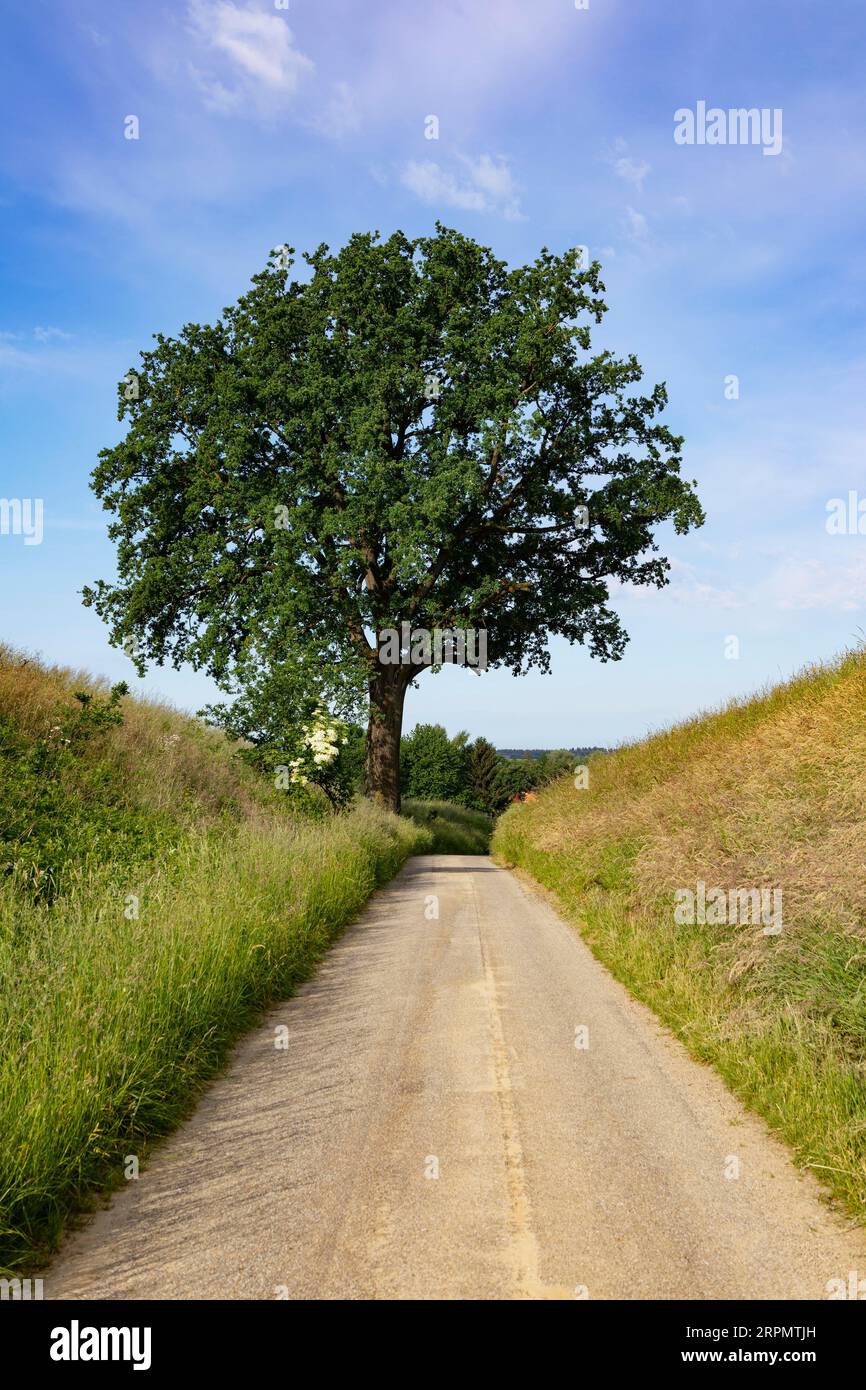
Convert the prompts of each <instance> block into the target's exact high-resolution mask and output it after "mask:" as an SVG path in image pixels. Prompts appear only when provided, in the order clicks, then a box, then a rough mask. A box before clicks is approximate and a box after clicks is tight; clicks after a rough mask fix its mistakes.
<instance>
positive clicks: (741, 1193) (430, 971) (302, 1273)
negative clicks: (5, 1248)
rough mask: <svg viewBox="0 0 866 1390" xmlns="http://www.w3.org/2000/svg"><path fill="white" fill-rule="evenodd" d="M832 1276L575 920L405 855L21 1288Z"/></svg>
mask: <svg viewBox="0 0 866 1390" xmlns="http://www.w3.org/2000/svg"><path fill="white" fill-rule="evenodd" d="M434 897H435V898H436V899H438V918H436V917H434V916H433V913H434V910H435V903H434V902H433V901H432V899H433V898H434ZM282 1030H285V1031H282ZM581 1030H585V1032H584V1031H581ZM282 1042H285V1046H278V1045H277V1044H280V1043H282ZM576 1043H577V1044H581V1043H586V1044H587V1045H586V1046H581V1045H576ZM737 1169H738V1171H739V1176H737V1177H735V1176H730V1175H731V1174H733V1173H734V1172H735V1171H737ZM850 1270H859V1271H860V1275H861V1277H862V1276H863V1275H866V1238H864V1235H863V1233H862V1232H861V1231H859V1230H853V1229H848V1228H846V1226H845V1225H844V1224H843V1222H842V1221H841V1220H840V1219H838V1218H837V1217H835V1216H833V1215H832V1214H831V1213H830V1212H829V1210H828V1209H827V1208H826V1207H825V1205H824V1203H823V1201H822V1200H821V1198H820V1196H819V1192H818V1188H817V1186H816V1185H815V1184H814V1182H813V1180H812V1179H811V1178H810V1177H808V1176H804V1175H801V1174H799V1173H798V1172H797V1170H796V1169H795V1168H794V1167H793V1165H792V1163H791V1161H790V1159H789V1157H788V1155H787V1152H786V1151H785V1150H784V1149H783V1148H782V1147H781V1146H780V1145H779V1144H778V1143H777V1142H776V1141H775V1140H774V1139H773V1138H771V1137H770V1136H769V1135H768V1134H767V1131H766V1128H765V1126H764V1125H763V1124H762V1123H761V1122H760V1121H758V1120H756V1119H754V1118H753V1117H750V1116H749V1115H748V1114H747V1113H746V1112H745V1111H744V1110H743V1108H742V1107H741V1106H740V1104H739V1103H738V1102H737V1101H736V1100H735V1099H734V1098H733V1097H732V1096H731V1095H730V1094H729V1093H728V1092H727V1090H726V1089H725V1087H724V1085H723V1084H722V1082H721V1081H720V1080H719V1079H718V1078H717V1077H716V1075H715V1074H714V1073H712V1072H711V1071H710V1070H709V1069H707V1068H705V1067H703V1066H700V1065H699V1064H697V1063H695V1062H693V1061H691V1060H690V1059H689V1058H688V1057H687V1055H686V1054H685V1052H684V1051H683V1049H682V1048H681V1046H680V1045H679V1044H678V1043H677V1042H675V1041H674V1040H672V1039H671V1038H670V1037H669V1036H668V1035H667V1034H666V1033H665V1031H664V1030H663V1029H662V1028H661V1026H660V1025H659V1024H658V1023H657V1022H656V1021H655V1020H654V1019H653V1017H652V1015H651V1014H650V1013H648V1011H647V1010H646V1009H644V1008H643V1007H642V1006H641V1005H639V1004H637V1003H635V1002H634V1001H633V1000H632V999H631V998H630V997H629V996H628V994H627V993H626V991H625V990H624V989H623V988H622V987H621V986H620V985H619V984H618V983H617V982H616V981H615V980H613V979H612V978H611V976H610V975H609V974H608V973H607V972H606V971H605V970H604V969H603V967H602V966H601V965H599V964H598V963H597V962H596V961H595V960H594V958H593V957H592V955H591V953H590V952H589V950H588V949H587V947H586V946H585V945H584V944H583V943H582V941H581V940H580V938H579V937H578V935H577V934H576V932H575V931H574V930H573V928H572V927H570V926H568V925H567V924H566V923H565V922H564V921H562V920H561V919H560V918H559V917H558V916H557V915H556V914H555V913H554V912H553V911H552V909H551V908H550V907H549V906H548V905H547V904H546V903H545V902H544V901H542V899H541V898H539V897H537V896H536V895H535V894H534V893H533V892H532V891H530V890H529V889H528V888H526V887H525V886H524V885H523V884H522V883H521V882H520V881H518V879H517V878H515V877H514V876H513V875H512V874H511V873H509V872H508V871H506V870H504V869H500V868H497V867H495V866H494V865H493V864H492V863H491V862H490V860H488V859H485V858H470V857H461V856H428V857H424V858H416V859H413V860H410V862H409V863H408V864H407V866H406V867H405V868H404V870H403V871H402V873H401V874H400V875H399V876H398V877H397V878H396V879H395V881H394V882H393V883H392V884H391V885H389V886H388V887H387V888H385V889H383V890H382V891H380V892H379V893H377V894H376V895H375V897H374V898H373V899H372V900H371V903H370V905H369V906H368V908H367V910H366V912H365V913H364V915H363V916H362V918H361V919H360V920H359V921H358V922H357V924H356V925H354V926H353V927H351V928H350V929H349V930H348V931H347V932H346V934H345V935H344V936H343V937H342V938H341V940H340V941H339V942H338V943H337V944H336V945H335V946H334V948H333V949H332V950H331V952H330V954H329V955H328V957H327V959H326V960H325V961H324V963H323V964H322V966H321V967H320V969H319V971H318V973H317V974H316V976H315V978H314V979H313V980H312V981H311V982H310V983H308V984H307V985H306V986H305V987H304V988H303V989H301V990H300V991H299V992H298V993H297V995H296V996H295V997H294V998H293V999H291V1000H289V1001H288V1002H286V1003H284V1004H281V1005H279V1006H278V1007H277V1008H275V1009H273V1010H272V1011H271V1012H270V1013H269V1014H268V1015H267V1017H266V1018H265V1019H263V1021H262V1023H261V1025H260V1026H259V1027H257V1028H256V1029H255V1030H254V1031H253V1032H252V1033H250V1034H248V1035H247V1036H246V1037H245V1038H244V1039H243V1041H242V1042H241V1043H240V1045H239V1046H238V1048H237V1049H236V1051H235V1053H234V1054H233V1057H232V1060H231V1063H230V1065H229V1067H228V1069H227V1070H226V1072H225V1073H224V1074H223V1075H222V1076H221V1077H219V1078H218V1079H217V1080H216V1081H215V1082H214V1084H213V1085H212V1086H210V1088H209V1089H208V1090H207V1091H206V1092H205V1094H204V1095H203V1097H202V1099H201V1101H200V1103H199V1105H198V1108H197V1109H196V1111H195V1114H194V1115H193V1116H192V1118H191V1119H190V1121H189V1122H188V1123H187V1124H186V1125H185V1126H184V1127H183V1128H182V1129H181V1130H180V1131H179V1132H178V1133H177V1134H176V1135H174V1136H173V1137H172V1138H171V1139H169V1140H168V1141H167V1142H166V1143H165V1144H164V1145H162V1146H161V1147H160V1148H159V1150H158V1151H157V1152H156V1153H155V1155H154V1157H153V1159H152V1161H151V1163H150V1164H149V1166H148V1167H146V1168H145V1169H144V1170H143V1171H142V1174H141V1177H140V1178H139V1179H138V1180H137V1181H131V1182H129V1183H128V1184H127V1185H126V1186H125V1187H124V1189H123V1190H122V1191H121V1192H119V1193H118V1194H117V1195H116V1196H115V1197H114V1199H113V1201H112V1204H111V1206H110V1207H109V1208H108V1209H105V1210H102V1211H100V1212H99V1213H98V1214H97V1215H96V1216H95V1217H94V1218H93V1219H92V1220H91V1221H90V1222H89V1223H88V1224H87V1225H86V1226H85V1227H84V1228H83V1229H82V1230H80V1231H79V1232H77V1233H76V1234H74V1235H73V1236H72V1237H71V1238H70V1240H69V1241H68V1242H67V1244H66V1246H65V1247H64V1249H63V1250H62V1251H61V1254H60V1256H59V1257H58V1258H57V1260H56V1261H55V1263H54V1264H53V1266H51V1267H50V1268H49V1269H48V1270H47V1271H46V1275H45V1295H46V1297H48V1298H143V1299H158V1298H177V1299H201V1298H212V1299H216V1298H229V1299H232V1298H254V1299H273V1298H277V1297H289V1298H307V1299H309V1298H327V1299H336V1298H362V1299H371V1298H377V1299H396V1298H424V1299H439V1298H446V1299H453V1298H473V1299H485V1298H486V1299H513V1298H519V1299H574V1298H584V1297H588V1298H590V1299H611V1298H625V1299H647V1298H689V1299H714V1298H742V1299H746V1298H758V1299H761V1298H787V1299H817V1298H826V1296H827V1294H826V1285H827V1281H828V1280H831V1279H834V1278H842V1279H846V1280H847V1277H848V1272H849V1271H850Z"/></svg>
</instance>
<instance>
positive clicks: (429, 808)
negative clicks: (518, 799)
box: [402, 798, 493, 854]
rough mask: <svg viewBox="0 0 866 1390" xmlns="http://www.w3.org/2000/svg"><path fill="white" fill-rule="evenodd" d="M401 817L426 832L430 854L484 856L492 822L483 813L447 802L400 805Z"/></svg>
mask: <svg viewBox="0 0 866 1390" xmlns="http://www.w3.org/2000/svg"><path fill="white" fill-rule="evenodd" d="M402 813H403V815H404V816H408V817H409V819H410V820H411V821H414V823H415V824H416V825H417V826H420V827H421V829H423V830H426V831H428V832H429V834H430V836H431V839H432V846H431V851H430V852H431V853H433V854H487V853H488V851H489V849H490V836H491V833H492V831H493V821H492V819H491V817H490V816H486V815H485V814H484V812H483V811H472V810H469V809H468V808H466V807H464V806H454V805H452V804H451V803H450V802H448V801H413V800H412V799H411V798H409V799H407V800H406V801H404V802H403V812H402Z"/></svg>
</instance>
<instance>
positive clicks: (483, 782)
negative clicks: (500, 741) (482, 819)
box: [466, 738, 508, 816]
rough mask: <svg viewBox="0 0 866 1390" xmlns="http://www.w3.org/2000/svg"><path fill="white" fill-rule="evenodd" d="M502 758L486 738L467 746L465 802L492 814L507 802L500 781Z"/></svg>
mask: <svg viewBox="0 0 866 1390" xmlns="http://www.w3.org/2000/svg"><path fill="white" fill-rule="evenodd" d="M501 763H502V759H501V758H500V757H499V754H498V753H497V752H496V749H495V748H494V747H493V744H492V743H490V742H489V741H488V740H487V739H486V738H477V739H476V740H475V742H474V743H473V744H471V745H470V747H469V756H468V758H467V768H466V774H467V777H466V780H467V787H466V803H467V805H471V806H474V807H475V809H476V810H478V811H484V812H485V813H486V814H487V815H489V816H494V815H496V813H497V812H498V811H500V810H501V809H502V807H503V805H504V804H505V803H506V802H507V799H508V798H507V795H505V794H504V792H503V787H502V783H501V781H500V764H501Z"/></svg>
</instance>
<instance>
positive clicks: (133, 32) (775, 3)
mask: <svg viewBox="0 0 866 1390" xmlns="http://www.w3.org/2000/svg"><path fill="white" fill-rule="evenodd" d="M4 9H5V12H4V17H3V32H4V45H3V51H2V54H0V496H2V497H5V498H22V499H23V498H42V499H44V509H45V521H44V538H43V540H42V543H41V544H39V545H25V544H24V538H23V537H22V536H21V535H14V534H7V535H0V584H2V593H3V596H4V603H3V622H2V630H0V637H2V639H3V640H5V641H7V642H11V643H13V644H14V645H18V646H22V647H26V648H28V649H29V650H31V651H38V652H40V653H42V654H43V655H44V656H45V657H46V658H49V659H51V660H52V661H58V662H61V663H63V664H66V665H71V666H74V667H83V668H88V669H90V670H93V671H98V672H102V673H104V674H106V675H109V676H111V677H112V678H114V679H118V678H121V677H123V678H126V679H129V680H130V682H131V683H132V684H133V686H134V688H138V689H142V690H144V691H146V692H148V693H152V694H160V695H162V696H164V697H166V698H168V699H170V700H171V701H172V702H173V703H175V704H177V705H179V706H180V707H183V708H187V709H196V708H197V707H199V706H200V705H201V704H203V703H204V702H205V701H206V700H207V699H209V698H211V695H212V688H211V685H210V682H209V681H208V680H207V678H206V677H205V676H203V675H202V674H200V673H195V672H191V671H188V670H184V671H180V672H175V671H173V670H171V669H170V668H163V669H159V668H154V669H153V670H151V671H150V672H149V673H148V675H147V677H146V678H145V680H144V681H141V682H138V681H137V679H136V677H135V676H134V673H133V670H132V666H131V663H130V662H129V661H128V659H127V658H126V657H125V656H124V654H123V653H121V652H118V651H116V650H114V649H112V648H111V647H109V645H108V642H107V639H106V633H105V630H104V628H103V626H102V624H101V622H100V621H99V619H98V618H97V617H96V615H95V614H93V613H92V612H90V611H89V610H86V609H84V608H82V606H81V603H80V598H79V591H80V589H81V587H82V585H83V584H85V583H87V582H90V581H92V580H93V579H95V578H97V577H107V576H108V575H110V573H111V572H112V569H113V550H112V547H111V545H110V544H109V542H108V540H107V538H106V535H105V521H106V519H105V517H104V514H103V513H102V511H101V509H100V508H99V506H98V504H97V503H96V502H95V500H94V499H93V498H92V496H91V494H90V491H89V487H88V476H89V473H90V470H91V468H92V467H93V464H94V462H95V458H96V453H97V451H98V449H99V448H101V447H102V446H104V445H106V444H110V443H113V442H114V441H115V440H116V439H117V437H118V432H119V429H120V426H119V425H118V423H117V421H116V418H115V402H116V394H115V392H116V386H115V383H116V382H117V380H118V379H119V378H120V377H122V376H123V375H124V374H125V373H126V372H127V371H128V370H129V368H130V367H132V366H133V365H134V364H135V361H136V357H137V354H138V351H139V349H141V348H144V347H147V346H148V344H149V341H150V335H151V334H152V333H153V332H157V331H160V332H164V333H166V334H171V333H172V332H175V331H176V330H177V329H178V328H179V327H180V326H181V325H182V324H183V323H185V322H188V321H190V320H195V321H209V320H212V319H213V318H215V317H216V316H218V314H219V312H220V310H221V309H222V307H223V306H224V305H226V304H228V303H230V302H231V301H232V300H234V299H235V298H236V297H237V296H238V295H239V294H240V293H242V292H243V290H244V289H245V287H246V285H247V283H248V281H249V278H250V276H251V275H252V274H253V273H255V271H257V270H258V269H260V268H261V267H262V265H263V264H264V262H265V260H266V259H267V256H268V253H269V251H270V250H271V248H272V247H274V246H277V245H281V244H283V243H285V242H288V243H289V244H291V245H293V246H295V247H297V248H298V249H308V248H312V247H314V246H316V245H317V244H318V243H320V242H322V241H326V242H328V243H330V244H331V245H332V246H337V245H339V244H341V243H342V242H343V241H344V240H345V238H346V237H347V236H348V235H349V234H350V233H351V232H352V231H355V230H365V229H368V228H371V227H376V228H379V229H381V230H382V231H383V232H385V233H387V232H389V231H391V230H393V229H394V228H396V227H400V228H402V229H404V230H405V231H406V232H407V233H409V234H416V233H420V232H426V231H430V230H431V229H432V226H433V223H434V221H435V220H436V219H437V218H439V219H441V220H442V221H444V222H446V223H447V224H448V225H450V226H454V227H457V228H459V229H460V230H461V231H464V232H466V233H467V234H469V235H471V236H474V237H476V238H477V239H478V240H480V241H482V242H484V243H486V244H489V245H491V246H492V247H493V248H494V249H495V251H496V252H497V254H499V255H501V256H503V257H505V258H506V259H508V260H510V261H512V262H515V263H517V262H522V261H524V260H527V259H530V258H532V257H534V256H535V255H536V253H537V252H538V250H539V249H540V247H541V246H542V245H547V246H549V247H550V248H551V249H553V250H557V251H558V250H563V249H564V248H565V247H567V246H570V245H575V244H579V245H586V246H587V247H588V248H589V252H590V255H591V256H592V257H594V258H596V257H597V258H598V259H599V260H600V261H601V262H602V265H603V279H604V282H605V284H606V287H607V294H606V299H607V302H608V304H609V306H610V312H609V314H608V315H607V317H606V319H605V321H604V324H603V325H602V327H601V329H600V330H598V331H597V333H596V340H595V341H596V344H597V346H599V347H601V346H608V347H611V348H612V349H614V350H615V351H617V352H619V353H628V352H632V351H633V352H635V353H636V354H637V356H638V357H639V359H640V361H641V363H642V365H643V366H644V368H645V372H646V380H647V381H648V382H650V383H652V382H655V381H657V380H664V381H666V382H667V384H668V390H669V396H670V406H669V409H668V412H667V419H668V422H669V424H670V425H671V427H672V428H673V429H674V430H675V431H676V432H678V433H682V434H684V435H685V437H686V450H685V459H686V467H685V472H686V474H687V476H689V477H694V478H696V479H697V481H698V487H699V492H700V496H701V499H702V501H703V503H704V505H705V508H706V511H707V515H708V520H707V524H706V526H705V527H704V528H703V529H702V530H701V531H699V532H696V533H694V534H693V535H691V536H688V537H685V538H681V537H673V536H671V537H665V538H664V539H665V541H666V543H667V553H668V554H669V555H670V556H671V558H672V560H673V565H674V568H673V572H672V576H671V580H672V582H671V584H670V586H669V587H668V588H667V589H666V590H664V591H662V592H660V593H659V592H656V591H654V590H652V591H640V592H636V591H625V590H624V591H621V592H619V593H618V594H617V595H616V604H617V607H618V609H619V611H620V612H621V614H622V615H623V618H624V621H625V625H626V627H627V629H628V631H629V632H630V634H631V638H632V641H631V643H630V645H629V648H628V650H627V654H626V656H625V657H624V659H623V660H622V661H620V662H618V663H608V664H607V665H601V664H599V663H596V662H593V661H592V660H591V659H590V658H589V657H588V656H586V655H585V653H583V652H582V651H581V649H579V648H569V647H568V646H567V645H566V644H565V643H563V642H561V641H559V640H554V642H553V644H552V652H553V670H552V675H551V676H548V677H543V676H540V675H537V674H533V675H530V676H529V677H526V678H522V679H515V678H514V677H512V676H510V675H509V674H507V673H506V672H493V671H491V672H488V673H486V674H485V675H484V676H483V677H481V678H480V679H478V678H476V677H474V676H472V675H470V674H469V673H467V672H464V671H456V670H446V671H445V672H443V673H442V674H440V675H437V676H432V677H431V676H429V675H428V676H426V677H425V678H423V679H422V681H421V683H420V688H419V689H418V690H417V691H413V692H410V696H409V700H408V703H407V711H406V722H407V727H408V726H411V725H412V724H414V723H415V722H416V721H421V720H431V719H436V720H439V721H441V722H443V723H445V724H446V725H447V726H448V727H449V729H451V730H452V731H454V730H456V729H457V728H467V729H468V730H469V731H470V733H472V734H473V735H477V734H482V733H483V734H485V735H486V736H488V737H490V738H492V739H493V740H494V742H496V743H498V744H499V745H500V746H561V745H569V746H576V745H582V744H586V743H600V744H611V743H616V742H619V741H621V740H624V739H631V738H636V737H640V736H641V735H642V734H643V733H645V732H646V731H647V730H648V729H653V728H658V727H660V726H663V725H665V724H669V723H671V722H673V721H675V720H677V719H680V718H682V717H684V716H686V715H688V714H690V713H692V712H694V711H696V710H698V709H702V708H707V707H711V706H714V705H717V704H718V703H720V702H721V701H722V700H724V699H726V698H727V697H729V696H730V695H733V694H738V693H745V692H748V691H751V690H754V689H756V688H758V687H760V686H761V685H763V684H765V683H766V682H773V681H775V680H777V679H779V678H780V677H783V676H785V675H788V674H789V673H791V672H792V671H794V670H795V669H797V668H798V667H800V666H801V665H803V664H804V663H807V662H809V661H813V660H818V659H823V658H826V657H829V656H831V655H833V654H834V653H835V652H837V651H839V650H841V649H843V648H844V647H846V646H849V645H851V644H852V643H854V642H856V641H858V640H860V638H861V637H862V635H863V627H864V608H866V535H860V534H854V535H848V534H846V535H836V534H829V533H828V531H827V525H826V523H827V515H828V514H827V504H828V502H829V501H830V500H831V499H832V498H836V497H842V498H845V499H847V497H848V494H849V492H851V491H852V490H853V491H855V492H857V493H858V497H859V498H864V499H866V468H864V436H866V428H864V427H866V389H864V388H866V341H864V322H866V316H864V308H866V235H864V232H866V225H864V224H866V85H864V82H863V72H864V66H866V65H864V57H866V54H864V48H866V11H864V9H863V5H862V0H832V3H830V4H825V5H817V4H813V3H810V0H784V2H783V0H762V3H761V4H760V5H756V4H755V3H754V0H726V3H724V4H720V3H718V0H712V3H709V0H690V3H689V4H688V5H675V4H673V3H671V0H661V3H657V4H652V5H646V4H645V5H637V4H635V3H634V0H590V3H589V8H588V9H577V8H576V6H575V4H574V3H573V0H531V3H530V0H474V2H473V3H469V0H466V3H458V0H437V3H436V4H430V3H427V0H376V3H373V4H366V5H360V4H358V3H357V0H355V3H349V0H315V3H314V0H289V5H288V7H287V8H282V6H281V5H280V0H276V3H265V0H261V2H257V0H234V3H229V0H175V3H172V4H164V3H160V0H148V3H146V4H145V3H144V0H128V2H127V3H124V4H123V5H117V4H115V3H111V4H109V3H108V0H91V2H88V0H75V3H71V2H70V0H51V3H48V0H31V3H30V4H29V5H28V6H26V7H25V6H21V7H13V6H6V7H4ZM701 101H703V102H706V104H707V106H708V107H710V108H721V109H722V110H724V111H727V110H729V109H733V108H758V109H761V110H763V109H766V110H768V111H776V110H778V111H781V113H782V117H781V120H782V132H783V139H782V149H781V151H780V152H779V153H778V154H769V155H768V154H765V153H764V150H763V148H762V146H761V145H760V144H734V143H729V144H716V145H710V144H693V145H683V144H678V143H676V141H675V140H674V129H675V113H676V112H677V111H678V110H682V109H690V110H697V104H698V102H701ZM130 115H134V116H136V117H137V118H138V121H139V138H138V139H137V140H129V139H126V138H125V137H124V124H125V121H126V118H127V117H128V116H130ZM431 115H435V116H436V117H437V118H438V122H439V132H438V135H439V138H438V139H435V140H433V139H428V138H426V135H425V131H426V130H429V129H430V125H429V123H428V122H427V119H426V118H427V117H428V116H431ZM732 375H734V376H736V377H737V378H738V383H739V395H738V398H735V399H730V398H728V396H730V394H731V388H730V387H728V390H727V395H726V378H729V377H730V376H732ZM864 531H866V520H864ZM730 637H736V638H737V639H738V642H739V657H738V659H730V658H729V657H728V656H726V650H727V651H730V650H731V646H732V644H731V643H730V642H728V641H727V639H729V638H730Z"/></svg>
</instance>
